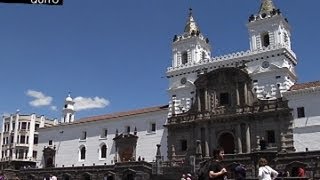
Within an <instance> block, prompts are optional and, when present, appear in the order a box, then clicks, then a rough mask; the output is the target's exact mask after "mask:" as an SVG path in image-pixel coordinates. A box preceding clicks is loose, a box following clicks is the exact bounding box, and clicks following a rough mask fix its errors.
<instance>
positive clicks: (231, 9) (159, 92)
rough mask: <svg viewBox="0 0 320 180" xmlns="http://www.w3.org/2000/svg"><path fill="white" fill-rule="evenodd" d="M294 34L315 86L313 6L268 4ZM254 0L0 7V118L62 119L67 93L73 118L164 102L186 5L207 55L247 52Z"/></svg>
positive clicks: (303, 74)
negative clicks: (76, 105)
mask: <svg viewBox="0 0 320 180" xmlns="http://www.w3.org/2000/svg"><path fill="white" fill-rule="evenodd" d="M274 2H275V4H276V6H277V7H278V8H280V10H281V11H282V13H283V14H284V16H286V17H287V18H288V20H289V23H290V25H291V27H292V46H293V49H294V51H295V52H296V54H297V56H298V63H299V64H298V66H297V73H298V75H299V82H307V81H315V80H320V72H319V66H320V59H319V57H318V55H317V53H318V52H320V45H319V44H318V43H319V42H320V35H319V32H320V21H319V19H320V15H319V13H318V7H319V6H320V1H319V0H308V1H301V0H289V1H288V0H274ZM259 6H260V0H201V1H198V0H134V1H132V0H117V1H109V0H86V1H83V0H81V1H80V0H64V5H63V6H43V5H42V6H40V5H38V6H36V5H25V4H23V5H22V4H0V23H1V28H0V67H1V70H0V82H1V86H0V113H1V114H11V113H15V112H16V110H17V109H19V110H20V112H21V114H31V113H36V114H39V115H45V116H48V117H50V118H60V117H61V108H62V107H63V104H64V99H65V98H66V96H67V95H68V92H69V91H70V92H71V95H72V97H73V98H77V100H78V102H80V101H81V102H82V103H83V105H84V106H81V108H82V109H81V111H78V112H77V114H76V118H81V117H85V116H92V115H99V114H107V113H112V112H118V111H127V110H131V109H137V108H144V107H149V106H156V105H163V104H166V103H167V102H168V98H167V92H166V89H167V86H168V82H167V79H166V78H165V71H166V68H167V67H168V66H170V64H171V42H172V38H173V36H174V35H175V34H180V33H182V31H183V29H184V25H185V22H186V18H187V14H188V8H189V7H192V8H193V14H194V17H195V19H196V21H197V23H198V25H199V27H200V29H201V31H202V33H203V34H204V35H205V36H207V37H208V38H209V39H210V42H211V45H212V46H213V50H212V54H213V56H218V55H223V54H227V53H232V52H236V51H241V50H247V49H248V48H249V41H248V32H247V28H246V23H247V20H248V17H249V16H250V15H251V14H253V13H256V12H257V11H258V9H259Z"/></svg>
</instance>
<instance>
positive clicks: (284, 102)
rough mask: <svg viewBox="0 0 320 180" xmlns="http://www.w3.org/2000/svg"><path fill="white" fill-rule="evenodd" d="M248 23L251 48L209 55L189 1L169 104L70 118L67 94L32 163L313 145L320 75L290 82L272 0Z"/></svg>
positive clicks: (281, 24) (84, 163)
mask: <svg viewBox="0 0 320 180" xmlns="http://www.w3.org/2000/svg"><path fill="white" fill-rule="evenodd" d="M247 28H248V32H249V41H248V44H249V45H250V48H249V50H247V51H241V52H235V53H231V54H226V55H223V56H219V57H215V56H214V53H213V52H212V49H211V45H210V41H209V40H208V38H206V37H205V36H204V35H203V34H202V32H201V31H200V28H199V25H198V24H197V23H196V21H195V18H194V17H193V14H192V11H191V10H190V12H189V16H188V18H187V22H186V25H185V27H184V31H183V33H182V34H180V35H175V36H174V38H173V43H172V62H171V66H170V67H168V68H167V72H166V76H167V78H168V82H169V85H168V95H169V103H168V105H165V106H158V107H147V108H142V109H138V110H133V111H127V112H119V113H114V114H106V115H101V116H93V117H88V118H83V119H76V118H75V111H74V102H73V99H72V98H71V96H70V95H69V96H68V97H67V98H66V100H65V106H64V108H63V117H62V119H61V122H60V123H58V124H55V125H54V126H50V127H43V128H40V129H39V130H38V131H39V143H38V145H37V147H36V148H35V149H36V150H37V152H38V153H37V158H36V160H35V162H36V163H37V166H38V167H39V168H53V167H54V168H67V167H68V168H75V167H91V166H106V167H110V169H112V168H113V167H112V168H111V166H113V165H115V166H117V165H119V162H120V163H121V162H122V163H125V162H136V161H145V162H150V163H154V162H155V161H157V162H159V160H160V159H161V161H166V160H170V161H172V160H175V158H177V159H179V158H181V159H182V158H185V157H192V158H194V156H199V158H200V157H202V156H203V157H208V156H210V155H211V152H212V150H213V149H214V148H215V147H216V146H218V145H222V146H225V147H226V148H227V151H226V152H228V153H229V154H230V155H239V154H240V155H250V153H252V152H255V151H259V150H270V151H276V152H291V153H293V154H294V153H300V152H301V153H303V152H305V151H306V150H307V151H319V150H320V148H319V144H320V140H319V138H317V137H318V136H319V135H320V111H319V110H318V106H319V105H320V90H319V88H320V83H319V82H308V83H298V82H297V79H298V78H297V74H296V72H295V68H296V66H297V64H298V60H297V57H296V55H295V53H294V51H293V50H292V44H291V43H292V41H291V28H290V25H289V23H288V20H287V19H286V18H285V17H284V16H283V15H282V13H281V12H280V10H279V9H277V8H276V6H275V5H274V3H273V1H272V0H262V2H261V6H260V9H259V11H258V12H257V13H256V14H255V15H252V16H250V17H249V22H248V24H247ZM234 82H235V83H234ZM2 134H3V133H2ZM225 139H227V140H230V143H223V141H222V140H225ZM196 140H199V141H197V142H196ZM262 145H263V146H264V147H263V148H262ZM268 152H269V151H268ZM284 159H285V158H284ZM188 160H189V159H188ZM184 162H185V161H184ZM110 169H108V173H107V175H106V176H108V177H109V175H110V177H112V178H110V179H113V178H115V179H117V178H118V179H121V177H124V176H125V177H126V178H127V179H130V178H129V174H130V173H137V172H138V171H137V172H134V171H133V170H132V171H131V170H130V173H129V174H126V173H127V171H126V172H124V171H121V173H123V174H121V176H120V175H114V176H113V175H111V174H113V173H116V172H115V171H116V170H114V169H113V170H110ZM115 169H116V168H115ZM253 169H254V167H253ZM73 171H74V170H73ZM150 171H151V170H150ZM252 171H253V172H254V170H252ZM57 172H58V171H57ZM32 173H33V172H32ZM253 174H254V173H253ZM127 175H128V176H127ZM76 176H77V174H76V173H74V174H69V175H68V174H60V176H59V177H61V178H62V177H63V179H67V178H64V177H68V178H70V177H76ZM92 176H93V175H92ZM98 176H99V177H103V176H104V174H101V175H97V177H98ZM83 177H91V175H90V173H89V174H85V175H83ZM130 177H131V176H130ZM141 177H142V176H141ZM77 178H78V177H77ZM77 178H74V179H77ZM78 179H81V178H78ZM84 179H86V178H84ZM89 179H90V178H89ZM142 179H143V178H142ZM145 179H148V178H145Z"/></svg>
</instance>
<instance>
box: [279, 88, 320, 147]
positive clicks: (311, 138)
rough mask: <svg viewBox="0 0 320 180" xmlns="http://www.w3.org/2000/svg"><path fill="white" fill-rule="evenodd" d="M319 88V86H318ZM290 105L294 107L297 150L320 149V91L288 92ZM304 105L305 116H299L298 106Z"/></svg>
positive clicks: (294, 132) (294, 131) (294, 135)
mask: <svg viewBox="0 0 320 180" xmlns="http://www.w3.org/2000/svg"><path fill="white" fill-rule="evenodd" d="M318 89H319V88H318ZM285 97H286V98H287V99H288V100H289V107H290V108H292V109H293V111H292V114H293V117H294V125H293V138H294V147H295V148H296V150H297V151H305V150H306V148H308V150H319V148H320V138H319V137H320V109H319V105H320V91H319V90H315V91H314V90H310V89H309V90H300V93H291V94H290V92H288V93H286V95H285ZM298 107H304V110H305V117H304V118H298V117H297V108H298Z"/></svg>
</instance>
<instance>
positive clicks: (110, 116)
mask: <svg viewBox="0 0 320 180" xmlns="http://www.w3.org/2000/svg"><path fill="white" fill-rule="evenodd" d="M167 109H168V105H164V106H155V107H148V108H143V109H136V110H131V111H125V112H118V113H113V114H105V115H99V116H91V117H87V118H82V119H79V120H77V121H75V122H73V123H72V124H77V123H84V122H93V121H100V120H107V119H114V118H121V117H126V116H134V115H139V114H145V113H151V112H156V111H163V110H167Z"/></svg>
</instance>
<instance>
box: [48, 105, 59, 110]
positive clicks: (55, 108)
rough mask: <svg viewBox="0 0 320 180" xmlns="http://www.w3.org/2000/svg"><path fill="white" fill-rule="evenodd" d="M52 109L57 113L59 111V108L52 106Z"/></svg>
mask: <svg viewBox="0 0 320 180" xmlns="http://www.w3.org/2000/svg"><path fill="white" fill-rule="evenodd" d="M50 109H51V110H52V111H57V110H58V108H57V106H50Z"/></svg>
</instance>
